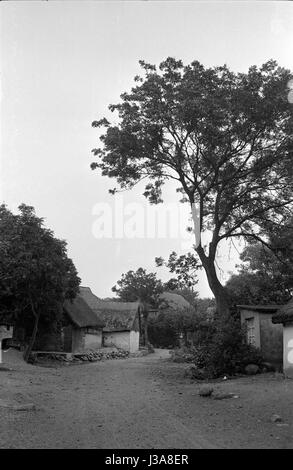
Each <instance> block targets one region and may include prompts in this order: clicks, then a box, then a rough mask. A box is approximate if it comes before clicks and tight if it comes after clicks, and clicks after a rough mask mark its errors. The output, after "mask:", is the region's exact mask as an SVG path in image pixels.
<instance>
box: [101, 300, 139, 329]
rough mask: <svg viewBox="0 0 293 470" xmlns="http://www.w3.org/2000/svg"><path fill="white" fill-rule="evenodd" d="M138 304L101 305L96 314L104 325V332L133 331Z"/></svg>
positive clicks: (114, 303) (113, 303) (110, 303)
mask: <svg viewBox="0 0 293 470" xmlns="http://www.w3.org/2000/svg"><path fill="white" fill-rule="evenodd" d="M138 306H139V302H108V301H105V302H104V303H103V304H102V303H101V304H100V306H99V309H98V310H96V313H97V314H98V315H99V317H100V318H101V319H102V320H103V322H104V323H105V328H104V330H111V331H125V330H127V331H130V330H132V329H135V320H136V316H137V312H138Z"/></svg>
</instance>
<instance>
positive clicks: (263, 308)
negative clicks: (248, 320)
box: [236, 305, 280, 313]
mask: <svg viewBox="0 0 293 470" xmlns="http://www.w3.org/2000/svg"><path fill="white" fill-rule="evenodd" d="M236 307H237V308H238V309H239V310H252V311H253V312H261V313H275V312H277V310H278V309H279V308H280V305H236Z"/></svg>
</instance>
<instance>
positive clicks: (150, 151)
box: [91, 57, 293, 268]
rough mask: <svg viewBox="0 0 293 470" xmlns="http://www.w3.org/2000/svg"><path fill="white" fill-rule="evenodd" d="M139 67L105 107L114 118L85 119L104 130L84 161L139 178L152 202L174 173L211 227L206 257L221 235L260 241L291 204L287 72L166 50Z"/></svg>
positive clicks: (125, 183)
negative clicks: (205, 61) (268, 223)
mask: <svg viewBox="0 0 293 470" xmlns="http://www.w3.org/2000/svg"><path fill="white" fill-rule="evenodd" d="M140 65H141V67H142V69H143V71H144V76H143V77H140V76H137V77H135V81H136V86H134V87H133V88H132V89H131V91H130V92H129V93H127V92H126V93H123V94H122V95H121V100H122V101H121V102H120V103H119V104H115V105H110V106H109V109H110V110H111V111H113V112H117V113H118V117H119V123H118V124H117V125H111V124H110V123H109V122H108V120H107V119H105V118H104V119H101V120H99V121H94V122H93V123H92V125H93V127H104V128H105V132H104V134H102V135H101V137H100V140H101V142H102V147H101V148H97V149H94V150H93V154H94V155H95V156H96V157H98V161H96V162H93V163H92V165H91V166H92V169H95V168H99V169H101V171H102V174H103V175H107V176H109V177H113V178H116V180H117V182H118V184H119V187H120V188H124V189H125V188H132V187H133V186H134V185H135V184H137V183H138V182H140V181H142V180H144V179H147V184H146V186H145V190H144V195H145V196H146V197H147V198H148V199H149V201H150V202H151V203H158V202H161V201H162V185H163V184H164V182H165V181H166V180H169V179H173V180H175V181H177V182H178V183H179V187H178V191H180V192H182V193H183V200H187V201H189V202H190V203H193V202H198V203H199V204H200V208H201V221H200V225H201V228H202V229H203V230H205V229H211V230H212V231H213V239H212V243H211V244H210V252H209V255H210V257H211V259H214V257H215V251H216V246H217V244H218V243H219V242H220V240H222V239H223V238H227V237H234V236H244V237H246V238H250V237H253V238H255V239H262V236H263V233H262V226H261V222H262V221H263V220H274V221H275V222H276V221H277V222H278V223H282V222H283V220H284V218H286V217H287V215H288V213H289V212H290V210H292V200H293V198H292V175H293V167H292V164H291V162H292V124H293V120H292V106H290V104H289V102H288V100H287V94H288V89H287V86H288V81H289V79H290V78H291V73H290V71H289V70H286V69H284V68H281V67H279V66H278V65H277V63H276V62H275V61H273V60H270V61H268V62H266V63H265V64H263V65H262V66H261V67H259V68H258V67H256V66H252V67H250V68H249V70H248V73H234V72H232V71H231V70H229V68H228V67H227V66H226V65H224V66H220V67H210V68H205V67H204V66H203V65H202V64H200V63H199V62H198V61H193V62H192V63H191V64H189V65H186V66H185V65H184V64H183V63H182V61H181V60H175V59H174V58H171V57H169V58H167V59H166V60H165V61H163V62H162V63H161V64H160V65H159V68H158V69H157V68H156V66H155V65H151V64H147V63H146V62H144V61H140ZM115 191H117V188H114V190H113V191H112V192H115ZM198 252H199V254H200V249H199V250H198ZM202 256H203V255H202ZM205 268H206V266H205Z"/></svg>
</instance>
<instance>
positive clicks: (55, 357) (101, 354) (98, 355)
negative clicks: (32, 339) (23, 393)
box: [30, 348, 129, 365]
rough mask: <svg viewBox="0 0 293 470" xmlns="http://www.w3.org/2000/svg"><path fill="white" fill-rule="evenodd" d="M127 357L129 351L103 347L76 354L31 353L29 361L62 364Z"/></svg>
mask: <svg viewBox="0 0 293 470" xmlns="http://www.w3.org/2000/svg"><path fill="white" fill-rule="evenodd" d="M127 357H129V351H124V349H118V348H117V349H114V350H113V349H111V350H109V351H106V350H105V349H103V350H100V351H85V352H84V353H76V354H69V353H68V354H65V353H58V352H56V353H55V352H52V353H51V352H47V353H41V354H40V353H38V352H34V353H32V355H31V357H30V362H31V363H44V362H57V361H58V362H60V363H63V364H68V365H69V364H70V363H72V364H73V363H75V364H76V363H82V362H96V361H102V360H105V359H125V358H127Z"/></svg>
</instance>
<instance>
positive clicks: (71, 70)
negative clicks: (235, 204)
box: [0, 1, 293, 297]
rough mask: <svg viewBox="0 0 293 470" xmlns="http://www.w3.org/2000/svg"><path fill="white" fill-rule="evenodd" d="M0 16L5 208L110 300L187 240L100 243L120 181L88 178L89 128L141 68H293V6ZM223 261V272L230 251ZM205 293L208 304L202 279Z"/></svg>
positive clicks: (130, 7) (98, 6)
mask: <svg viewBox="0 0 293 470" xmlns="http://www.w3.org/2000/svg"><path fill="white" fill-rule="evenodd" d="M0 13H1V23H0V25H1V32H0V34H1V38H0V39H1V82H2V101H1V163H2V168H1V183H2V185H1V189H2V193H1V201H3V202H5V203H6V204H7V205H8V207H9V208H11V209H12V210H15V209H16V208H17V206H18V205H19V204H20V203H22V202H24V203H26V204H29V205H32V206H34V207H35V209H36V212H37V215H39V216H42V217H44V218H45V220H46V224H47V226H48V227H50V228H51V229H53V230H54V232H55V234H56V236H57V237H59V238H63V239H66V240H67V241H68V251H69V255H70V256H71V257H72V258H73V261H74V263H75V265H76V267H77V269H78V271H79V274H80V276H81V278H82V284H83V285H87V286H90V287H91V288H92V289H93V291H94V292H95V293H96V295H98V296H101V297H105V296H110V295H112V293H111V287H112V286H113V285H114V284H115V282H116V281H117V279H119V277H120V275H121V273H122V272H126V271H127V270H129V269H137V268H138V267H140V266H142V267H145V268H147V269H148V270H154V269H155V265H154V258H155V257H156V256H165V257H166V256H167V255H168V254H169V253H170V252H171V251H173V250H175V251H177V252H180V253H181V252H183V251H182V240H181V239H180V238H178V237H177V238H175V239H174V238H170V237H169V238H166V239H164V240H162V239H159V238H157V239H147V238H137V239H127V238H122V239H117V238H115V237H114V238H112V239H97V238H96V237H95V236H94V230H93V227H94V222H95V220H96V219H97V215H95V214H94V213H93V211H94V208H95V207H96V204H99V203H106V204H110V206H109V207H112V208H113V209H114V202H113V201H114V200H113V197H112V196H111V195H109V194H108V189H109V188H111V187H113V184H114V181H111V180H109V179H108V178H106V177H102V176H99V174H98V173H97V172H92V171H91V170H90V168H89V165H90V163H91V161H92V155H91V149H92V148H93V147H95V146H97V145H98V140H97V131H96V130H95V129H93V128H92V127H91V122H92V121H93V120H95V119H100V118H101V117H103V116H104V115H107V116H108V115H109V112H108V110H107V106H108V104H110V103H116V102H117V101H118V100H119V95H120V93H121V92H123V91H126V90H129V88H130V86H131V85H132V84H133V82H132V79H133V77H134V76H135V75H136V74H137V73H139V66H138V60H140V59H144V60H146V61H149V62H151V63H159V62H160V61H162V60H163V59H165V58H166V57H168V56H173V57H176V58H181V59H182V60H183V61H184V62H185V63H188V62H190V61H192V60H194V59H197V60H199V61H201V62H202V63H203V64H204V65H205V66H214V65H221V64H223V63H226V64H228V66H230V67H231V69H232V70H234V71H247V69H248V67H249V66H250V65H252V64H257V65H260V64H262V63H263V62H265V61H266V60H268V59H270V58H274V59H276V60H277V61H278V62H279V64H280V65H282V66H285V67H288V68H290V69H291V70H293V2H280V1H276V2H273V1H271V2H265V1H259V2H248V1H247V2H240V1H235V2H228V1H223V2H220V1H217V2H208V1H205V2H195V1H194V2H192V1H190V2H184V1H177V2H169V1H163V2H159V1H138V2H135V1H130V2H126V1H118V2H114V1H111V2H110V1H107V2H99V1H92V2H85V1H83V2H76V1H75V2H69V1H63V2H55V1H48V2H46V1H40V2H38V1H30V2H25V1H22V2H19V1H16V2H13V1H9V2H1V4H0ZM167 199H168V200H170V201H175V200H176V198H175V195H174V192H173V191H169V192H168V194H167ZM133 202H136V203H139V204H142V205H143V206H142V207H143V208H144V210H146V207H147V202H146V201H145V199H144V198H143V197H142V196H141V187H140V188H138V189H135V190H133V191H131V192H129V193H127V194H124V205H127V204H129V203H133ZM125 218H126V219H127V217H125ZM114 235H115V234H114ZM231 253H232V255H231ZM221 254H222V258H221V259H219V265H220V266H222V268H223V269H224V272H225V273H226V274H227V272H228V271H229V270H230V269H232V268H233V263H234V261H235V252H234V251H233V249H231V252H230V256H229V250H228V247H227V246H226V247H225V249H224V248H223V249H222V251H221ZM158 273H160V271H158ZM167 277H168V276H167ZM165 278H166V277H165ZM223 279H225V278H223ZM199 292H200V295H201V296H207V295H210V291H209V289H208V287H207V281H206V279H205V275H204V274H202V275H201V276H200V282H199Z"/></svg>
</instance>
